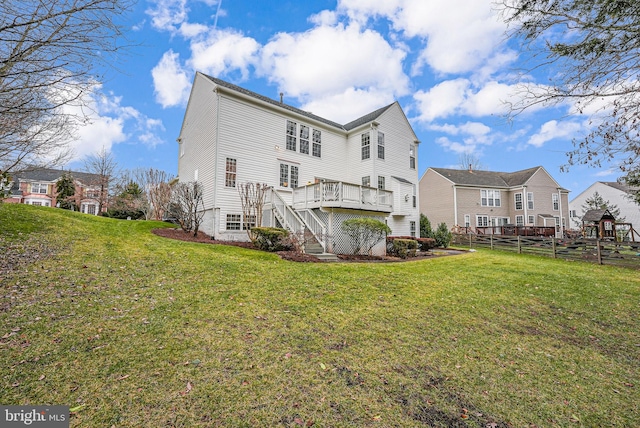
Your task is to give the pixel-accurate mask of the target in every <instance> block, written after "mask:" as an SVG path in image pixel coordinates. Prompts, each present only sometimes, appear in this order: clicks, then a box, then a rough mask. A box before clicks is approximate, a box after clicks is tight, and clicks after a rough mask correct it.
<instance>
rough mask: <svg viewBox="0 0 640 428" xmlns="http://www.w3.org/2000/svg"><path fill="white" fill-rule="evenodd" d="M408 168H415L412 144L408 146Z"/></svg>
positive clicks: (414, 150) (414, 149) (414, 153)
mask: <svg viewBox="0 0 640 428" xmlns="http://www.w3.org/2000/svg"><path fill="white" fill-rule="evenodd" d="M409 168H411V169H416V148H415V146H414V145H413V144H411V145H410V146H409Z"/></svg>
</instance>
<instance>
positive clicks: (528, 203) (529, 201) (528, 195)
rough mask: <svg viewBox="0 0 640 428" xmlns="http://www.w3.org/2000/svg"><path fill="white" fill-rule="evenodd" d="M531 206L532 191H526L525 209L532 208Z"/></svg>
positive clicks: (532, 205)
mask: <svg viewBox="0 0 640 428" xmlns="http://www.w3.org/2000/svg"><path fill="white" fill-rule="evenodd" d="M533 207H534V204H533V192H527V209H528V210H532V209H533Z"/></svg>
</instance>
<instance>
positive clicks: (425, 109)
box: [413, 79, 471, 122]
mask: <svg viewBox="0 0 640 428" xmlns="http://www.w3.org/2000/svg"><path fill="white" fill-rule="evenodd" d="M470 86H471V82H469V80H467V79H455V80H447V81H444V82H442V83H439V84H437V85H435V86H434V87H432V88H431V89H430V90H429V91H428V92H425V91H422V90H420V91H418V92H416V93H415V95H414V96H413V98H414V99H415V101H416V103H417V106H418V110H419V115H418V118H417V119H418V120H419V121H421V122H431V121H433V120H435V119H438V118H446V117H449V116H451V115H453V114H456V113H458V112H459V111H460V109H461V107H462V105H463V104H464V103H465V100H466V99H467V97H468V92H469V90H470Z"/></svg>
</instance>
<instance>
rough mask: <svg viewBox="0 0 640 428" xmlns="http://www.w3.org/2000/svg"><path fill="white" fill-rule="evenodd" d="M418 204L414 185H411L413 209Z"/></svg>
mask: <svg viewBox="0 0 640 428" xmlns="http://www.w3.org/2000/svg"><path fill="white" fill-rule="evenodd" d="M417 202H418V197H417V196H416V185H415V184H414V185H413V208H415V207H416V205H417Z"/></svg>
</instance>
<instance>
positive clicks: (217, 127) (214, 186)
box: [211, 89, 220, 238]
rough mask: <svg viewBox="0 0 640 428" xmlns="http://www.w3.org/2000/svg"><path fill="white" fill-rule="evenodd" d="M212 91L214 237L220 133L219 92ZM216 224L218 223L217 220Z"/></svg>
mask: <svg viewBox="0 0 640 428" xmlns="http://www.w3.org/2000/svg"><path fill="white" fill-rule="evenodd" d="M213 92H214V93H215V94H216V137H215V138H216V140H215V142H214V144H215V153H216V154H215V156H214V162H215V163H214V168H213V171H214V174H213V207H212V208H211V211H212V214H213V215H212V216H211V221H212V222H213V225H212V227H211V230H213V237H214V238H216V237H217V236H216V235H217V234H218V231H217V230H216V207H217V206H218V203H217V201H218V152H219V151H220V144H219V141H218V136H219V135H220V94H219V93H218V91H217V90H216V89H214V90H213ZM218 224H220V222H219V221H218Z"/></svg>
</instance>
